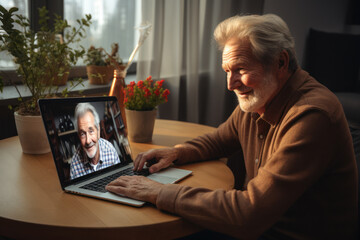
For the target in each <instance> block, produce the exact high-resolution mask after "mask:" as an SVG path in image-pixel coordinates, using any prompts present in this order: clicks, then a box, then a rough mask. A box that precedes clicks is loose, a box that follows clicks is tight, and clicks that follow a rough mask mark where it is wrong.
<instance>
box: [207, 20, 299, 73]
mask: <svg viewBox="0 0 360 240" xmlns="http://www.w3.org/2000/svg"><path fill="white" fill-rule="evenodd" d="M214 37H215V40H216V42H217V43H218V45H219V47H220V49H221V50H223V49H224V46H225V44H226V42H227V41H228V40H230V39H239V40H240V39H246V38H247V39H249V41H250V45H251V48H252V52H253V54H254V55H255V57H256V58H257V59H258V60H259V61H260V62H262V63H263V64H270V63H272V62H273V61H274V60H276V57H277V56H278V55H279V54H280V52H281V51H283V50H285V51H287V52H288V54H289V70H296V69H297V67H298V62H297V59H296V55H295V41H294V38H293V37H292V35H291V33H290V30H289V28H288V26H287V24H286V23H285V22H284V20H282V19H281V18H280V17H279V16H277V15H275V14H265V15H245V16H234V17H231V18H228V19H226V20H224V21H223V22H221V23H220V24H218V26H217V27H216V29H215V31H214Z"/></svg>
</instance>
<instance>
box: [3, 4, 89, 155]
mask: <svg viewBox="0 0 360 240" xmlns="http://www.w3.org/2000/svg"><path fill="white" fill-rule="evenodd" d="M16 11H18V9H17V8H11V9H9V10H6V9H5V8H4V7H3V6H1V5H0V21H1V24H2V25H1V28H2V31H1V32H0V50H1V51H8V52H9V53H10V54H11V55H12V56H13V57H14V59H13V60H14V62H15V63H16V65H17V69H16V72H17V74H19V75H20V76H21V79H22V83H23V84H24V85H25V86H26V87H27V88H28V90H29V91H30V93H31V97H30V99H25V98H23V97H22V96H21V94H20V91H18V93H19V95H20V96H19V106H18V107H16V109H15V112H14V116H15V122H16V127H17V131H18V135H19V138H20V142H21V145H22V148H23V151H24V152H26V153H42V152H46V151H49V150H50V149H49V148H48V143H47V138H46V135H45V134H44V133H45V132H44V127H43V125H42V121H41V118H40V111H39V107H38V105H37V101H38V99H40V98H45V97H54V96H58V95H62V96H67V95H68V93H69V90H70V89H68V88H64V90H63V91H62V92H61V93H60V92H59V85H62V84H64V83H63V79H66V78H67V75H68V73H69V69H70V66H71V65H74V64H75V63H76V62H77V60H78V58H80V57H82V56H83V55H84V54H85V50H84V49H83V48H82V47H80V49H79V50H78V49H74V48H72V47H71V44H73V43H77V42H78V41H80V39H81V38H83V37H85V28H86V27H89V25H90V23H91V15H86V17H85V18H83V19H80V20H77V24H78V25H77V27H71V26H70V25H69V24H68V22H67V21H66V20H62V19H61V18H60V17H59V16H56V17H55V22H54V27H53V29H50V28H49V27H48V24H47V20H48V19H49V17H48V11H47V9H46V8H45V7H43V8H40V9H39V16H40V17H39V25H40V31H38V32H37V33H36V32H34V31H33V30H31V29H30V27H29V26H30V21H29V19H28V18H26V17H24V16H22V15H18V14H16ZM61 33H64V38H62V37H61V36H62V35H60V34H61ZM59 80H60V81H62V82H59ZM3 84H4V83H3V79H0V86H2V85H3ZM78 84H81V79H76V80H74V81H72V82H71V84H70V86H72V87H75V86H77V85H78ZM14 86H15V88H16V85H15V84H14ZM16 89H17V88H16ZM17 90H18V89H17ZM27 120H29V121H30V122H32V123H35V122H36V124H37V127H28V126H24V127H21V126H20V124H21V123H26V121H27ZM23 130H24V134H25V136H23V135H22V132H23ZM31 130H34V131H35V132H34V134H35V136H30V131H31ZM40 132H43V135H44V136H45V143H44V144H43V145H42V146H40V148H42V149H40V150H39V151H37V150H35V149H34V151H33V150H32V148H33V147H35V146H39V145H41V144H40V143H39V136H40V135H39V134H40ZM34 139H36V141H34ZM34 142H35V143H34ZM27 143H30V144H31V143H34V144H32V145H33V146H30V147H25V145H26V144H27ZM45 145H46V146H47V149H46V146H45Z"/></svg>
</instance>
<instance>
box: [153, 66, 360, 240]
mask: <svg viewBox="0 0 360 240" xmlns="http://www.w3.org/2000/svg"><path fill="white" fill-rule="evenodd" d="M240 147H242V149H243V152H244V161H245V167H246V185H245V189H244V190H242V191H240V190H231V191H224V190H222V189H218V190H215V191H212V190H208V189H202V188H190V187H187V186H180V185H175V184H169V185H164V186H163V188H162V189H161V192H160V194H159V196H158V198H157V202H156V205H157V207H158V208H159V209H162V210H165V211H168V212H172V213H176V214H178V215H180V216H182V217H184V218H185V219H187V220H189V221H191V222H194V223H196V224H199V225H201V226H203V227H205V228H208V229H211V230H214V231H219V232H222V233H226V234H229V235H232V236H235V237H237V238H242V239H256V238H257V237H259V236H260V235H263V236H265V237H268V238H270V239H282V238H294V239H354V238H355V234H356V228H357V169H356V163H355V156H354V150H353V146H352V139H351V135H350V133H349V129H348V125H347V122H346V119H345V115H344V113H343V110H342V107H341V104H340V103H339V101H338V99H337V98H336V96H335V95H334V94H332V93H331V92H330V91H329V90H328V89H327V88H325V87H324V86H322V85H321V84H319V83H318V82H317V81H316V80H314V79H313V78H312V77H311V76H309V74H308V73H307V72H305V71H303V70H301V69H299V70H297V71H296V72H295V73H294V74H293V76H292V77H291V78H290V79H289V80H288V81H287V83H286V84H285V85H284V87H283V88H282V90H281V91H280V92H279V94H278V95H277V96H276V97H275V98H274V99H273V100H272V101H271V103H270V104H269V105H268V107H267V108H266V111H265V113H264V114H262V115H261V116H259V115H258V114H257V113H244V112H242V111H241V110H240V108H239V107H237V108H236V109H235V111H234V112H233V114H232V115H231V116H230V118H229V119H228V120H227V121H226V122H225V123H223V124H222V125H220V126H219V127H218V129H217V130H216V131H215V132H213V133H211V134H208V135H205V136H201V137H198V138H196V139H194V140H192V141H189V142H187V143H185V144H183V146H182V151H181V156H180V157H179V159H178V162H177V163H180V164H183V163H187V162H192V161H199V160H207V159H214V158H219V157H223V156H230V155H231V154H232V153H234V152H235V151H236V150H238V149H239V148H240ZM209 180H210V179H209Z"/></svg>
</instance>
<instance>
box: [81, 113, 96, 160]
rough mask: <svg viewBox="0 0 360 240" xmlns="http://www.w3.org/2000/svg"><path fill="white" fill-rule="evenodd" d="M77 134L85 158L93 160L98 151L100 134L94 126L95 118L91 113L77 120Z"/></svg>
mask: <svg viewBox="0 0 360 240" xmlns="http://www.w3.org/2000/svg"><path fill="white" fill-rule="evenodd" d="M78 134H79V137H80V142H81V146H82V148H83V149H84V151H85V152H86V154H87V156H88V157H89V158H90V159H92V158H94V157H95V156H96V153H97V151H98V149H99V144H98V140H99V138H100V132H99V131H98V130H97V128H96V126H95V118H94V116H93V114H92V113H91V112H87V113H85V114H84V115H83V116H82V117H79V118H78Z"/></svg>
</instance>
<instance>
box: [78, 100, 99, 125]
mask: <svg viewBox="0 0 360 240" xmlns="http://www.w3.org/2000/svg"><path fill="white" fill-rule="evenodd" d="M87 112H91V113H92V115H93V116H94V125H95V127H96V129H97V130H98V131H99V130H100V118H99V115H98V113H97V111H96V109H95V108H94V106H93V105H91V104H90V103H79V104H78V105H76V108H75V129H76V131H77V130H78V123H77V122H78V118H79V117H82V116H84V114H85V113H87Z"/></svg>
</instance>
